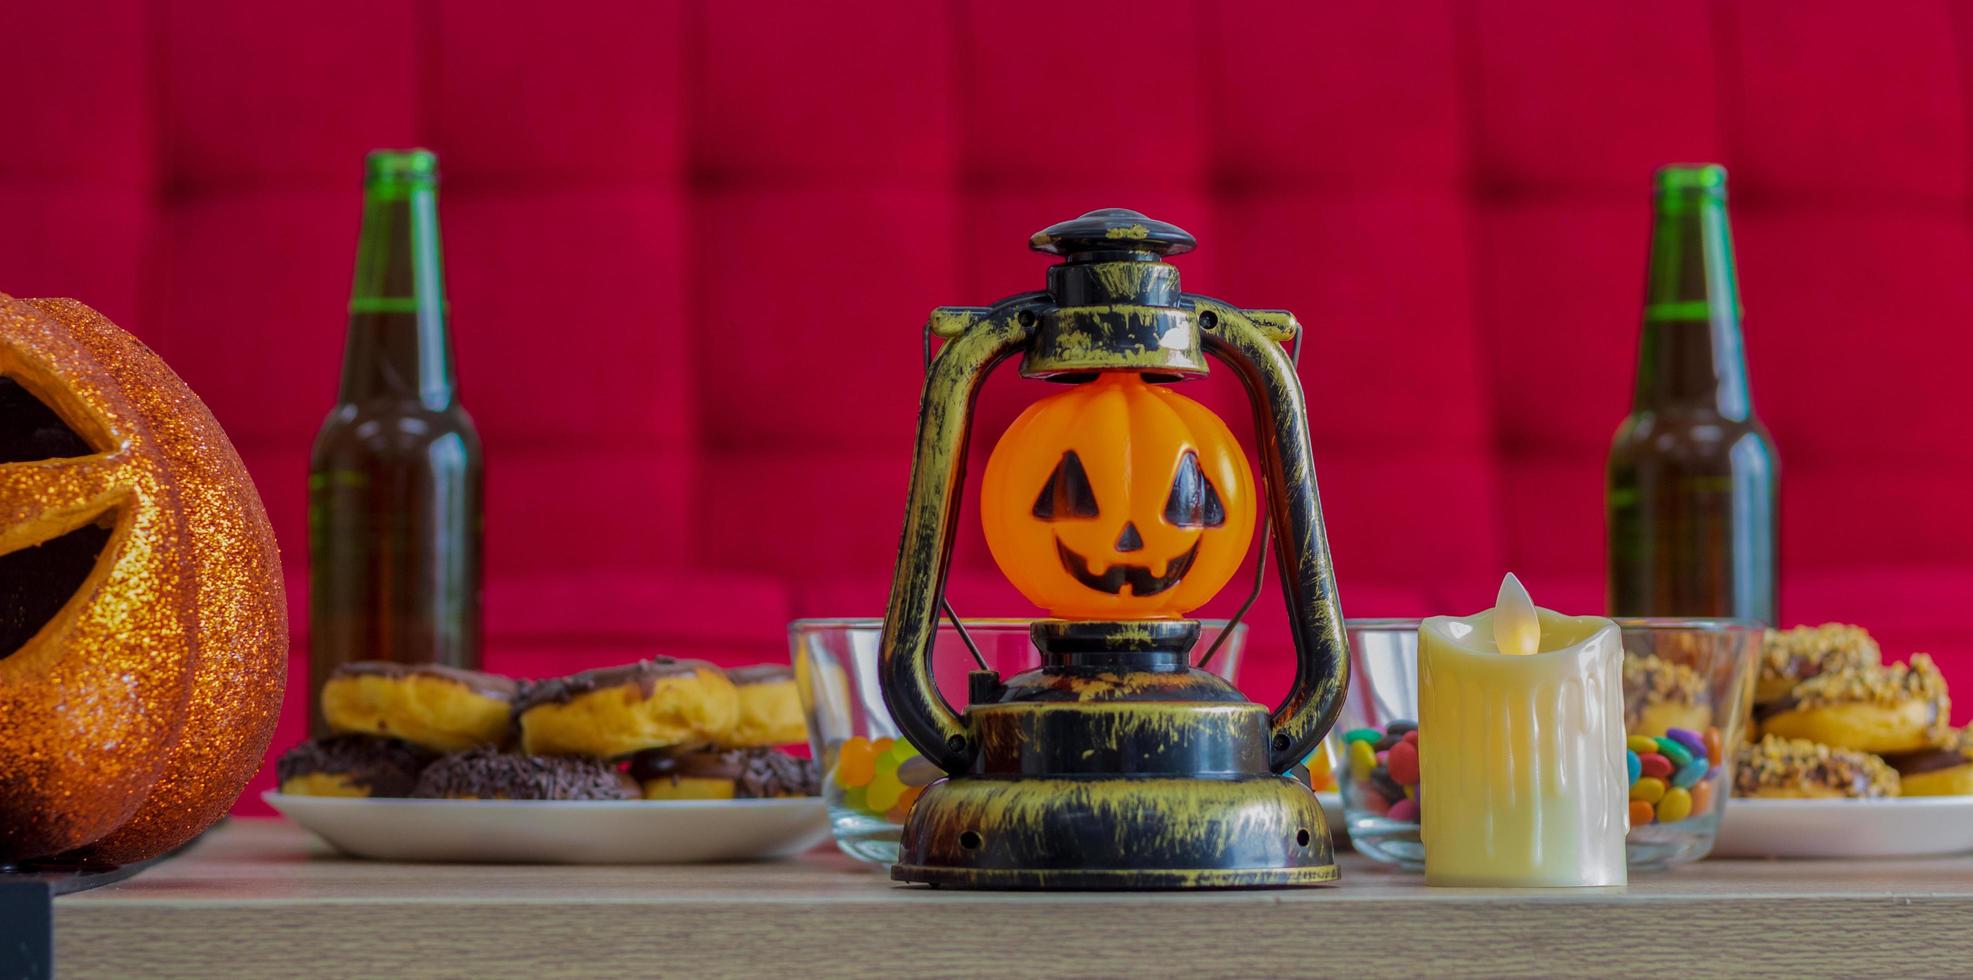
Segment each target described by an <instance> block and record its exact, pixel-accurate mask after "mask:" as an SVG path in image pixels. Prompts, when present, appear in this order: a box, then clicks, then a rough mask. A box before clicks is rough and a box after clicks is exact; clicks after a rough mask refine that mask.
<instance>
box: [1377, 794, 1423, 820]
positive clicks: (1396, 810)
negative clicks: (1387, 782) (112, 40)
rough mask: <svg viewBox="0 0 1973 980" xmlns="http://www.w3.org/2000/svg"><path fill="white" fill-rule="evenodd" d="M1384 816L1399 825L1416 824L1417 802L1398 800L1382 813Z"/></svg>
mask: <svg viewBox="0 0 1973 980" xmlns="http://www.w3.org/2000/svg"><path fill="white" fill-rule="evenodd" d="M1384 816H1386V817H1388V818H1390V819H1392V820H1396V821H1399V822H1400V823H1416V822H1418V801H1417V800H1413V799H1403V800H1399V801H1397V802H1396V803H1393V804H1391V808H1390V809H1389V810H1386V811H1385V812H1384Z"/></svg>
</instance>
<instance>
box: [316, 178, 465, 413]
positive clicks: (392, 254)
mask: <svg viewBox="0 0 1973 980" xmlns="http://www.w3.org/2000/svg"><path fill="white" fill-rule="evenodd" d="M446 307H447V304H446V300H445V269H444V263H443V260H442V258H441V254H440V249H439V230H438V191H437V188H436V187H435V186H434V185H433V184H432V183H431V182H430V181H417V180H401V179H388V178H386V179H375V178H373V179H372V180H370V181H368V182H367V183H366V185H365V187H364V194H363V231H362V233H361V235H360V236H359V237H358V239H357V243H356V277H355V281H354V283H353V284H352V285H351V286H350V293H349V340H348V346H347V347H346V348H345V349H344V353H343V376H342V391H341V395H340V400H341V401H343V402H344V403H355V402H366V401H376V400H387V401H416V402H418V403H420V404H422V405H423V406H424V407H426V408H428V409H431V410H433V411H439V410H443V409H446V408H450V407H452V405H453V404H454V402H455V399H456V398H457V392H456V390H455V388H456V384H455V382H454V379H453V370H452V345H451V341H450V339H449V338H448V337H447V335H446V324H445V320H446Z"/></svg>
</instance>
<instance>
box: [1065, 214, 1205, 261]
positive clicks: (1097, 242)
mask: <svg viewBox="0 0 1973 980" xmlns="http://www.w3.org/2000/svg"><path fill="white" fill-rule="evenodd" d="M1198 244H1199V243H1198V241H1197V240H1195V239H1194V238H1193V237H1192V236H1191V235H1190V234H1189V233H1187V232H1186V231H1185V229H1183V228H1180V227H1178V226H1177V225H1174V224H1170V223H1168V222H1164V221H1159V220H1157V219H1155V218H1147V217H1145V216H1144V215H1143V214H1141V213H1139V212H1136V211H1132V210H1130V209H1129V208H1098V209H1096V210H1094V211H1091V212H1089V213H1088V214H1085V215H1083V216H1082V217H1080V218H1075V219H1072V220H1069V221H1063V222H1059V223H1057V224H1052V225H1049V226H1048V227H1046V228H1043V229H1042V230H1040V231H1037V232H1035V233H1034V234H1033V235H1031V236H1029V238H1028V247H1029V248H1031V249H1034V250H1035V251H1037V252H1047V253H1049V254H1050V255H1061V256H1066V257H1068V258H1071V259H1073V258H1074V257H1076V256H1078V255H1083V254H1086V253H1090V252H1149V253H1151V254H1153V255H1159V256H1166V255H1179V254H1182V253H1185V252H1190V251H1192V249H1193V248H1194V247H1196V246H1197V245H1198Z"/></svg>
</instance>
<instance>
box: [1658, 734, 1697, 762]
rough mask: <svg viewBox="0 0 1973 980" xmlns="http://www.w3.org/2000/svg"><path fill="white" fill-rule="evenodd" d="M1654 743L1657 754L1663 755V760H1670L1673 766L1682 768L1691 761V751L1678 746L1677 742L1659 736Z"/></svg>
mask: <svg viewBox="0 0 1973 980" xmlns="http://www.w3.org/2000/svg"><path fill="white" fill-rule="evenodd" d="M1654 741H1656V742H1657V743H1658V751H1659V753H1660V754H1662V755H1664V757H1665V758H1667V759H1670V760H1672V765H1673V766H1682V765H1685V764H1686V763H1688V762H1691V761H1692V750H1691V749H1688V748H1686V747H1685V746H1683V745H1680V744H1678V742H1676V741H1674V740H1672V739H1669V738H1665V737H1664V736H1659V737H1658V738H1657V739H1654Z"/></svg>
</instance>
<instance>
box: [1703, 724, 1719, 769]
mask: <svg viewBox="0 0 1973 980" xmlns="http://www.w3.org/2000/svg"><path fill="white" fill-rule="evenodd" d="M1705 741H1706V761H1708V762H1711V763H1712V764H1713V765H1719V762H1720V730H1719V729H1718V728H1708V729H1706V738H1705Z"/></svg>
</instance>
